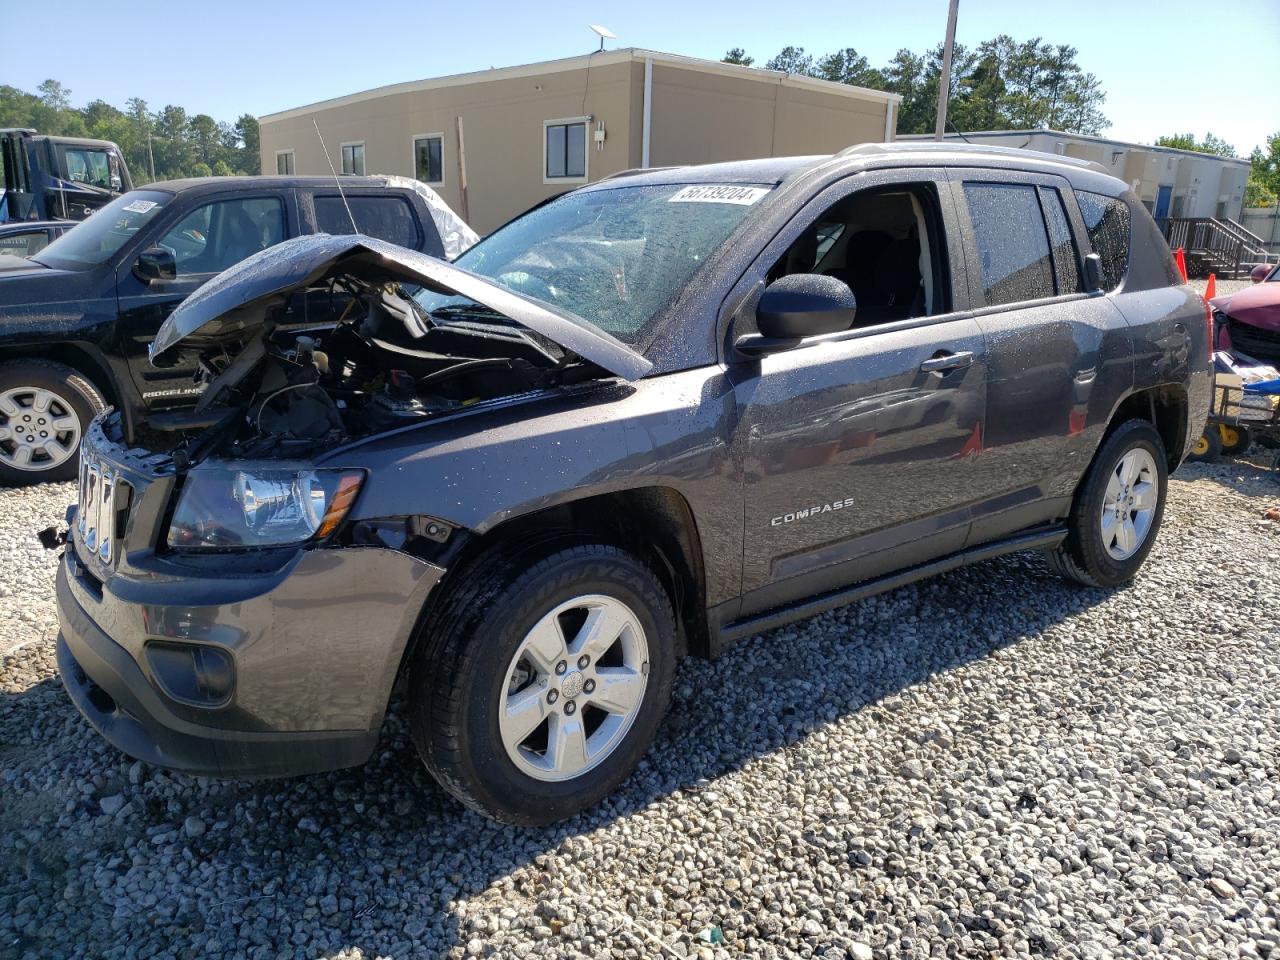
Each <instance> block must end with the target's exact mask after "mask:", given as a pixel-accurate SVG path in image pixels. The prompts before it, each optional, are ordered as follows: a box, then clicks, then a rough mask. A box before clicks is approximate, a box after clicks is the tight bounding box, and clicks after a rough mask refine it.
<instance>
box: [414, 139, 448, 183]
mask: <svg viewBox="0 0 1280 960" xmlns="http://www.w3.org/2000/svg"><path fill="white" fill-rule="evenodd" d="M413 175H414V176H415V177H417V178H418V179H419V180H421V181H423V182H424V183H440V182H441V181H442V180H444V140H443V138H441V137H419V138H418V139H417V140H415V141H413Z"/></svg>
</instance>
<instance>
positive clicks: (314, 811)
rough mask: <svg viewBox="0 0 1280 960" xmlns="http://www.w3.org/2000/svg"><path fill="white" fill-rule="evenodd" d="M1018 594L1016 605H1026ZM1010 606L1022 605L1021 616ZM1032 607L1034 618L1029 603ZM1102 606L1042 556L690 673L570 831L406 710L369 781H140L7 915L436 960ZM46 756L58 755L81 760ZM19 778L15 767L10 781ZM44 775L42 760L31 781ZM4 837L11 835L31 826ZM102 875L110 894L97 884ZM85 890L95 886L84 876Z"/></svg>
mask: <svg viewBox="0 0 1280 960" xmlns="http://www.w3.org/2000/svg"><path fill="white" fill-rule="evenodd" d="M1015 581H1016V582H1018V583H1020V584H1021V585H1022V589H1021V590H1018V591H1014V590H1013V589H1012V584H1013V583H1014V582H1015ZM1011 596H1021V597H1023V598H1024V599H1023V600H1022V601H1021V602H1022V604H1023V606H1020V607H1019V606H1017V605H1016V603H1014V602H1011V601H1010V600H1009V597H1011ZM1031 596H1033V597H1034V598H1035V599H1034V604H1033V605H1031V603H1032V602H1031V601H1028V600H1026V599H1025V598H1027V597H1031ZM1109 596H1110V593H1109V592H1107V591H1103V590H1088V589H1079V588H1076V587H1072V586H1068V585H1066V584H1064V583H1063V582H1062V581H1061V580H1058V579H1057V578H1055V577H1054V576H1053V575H1052V574H1051V573H1050V572H1049V571H1048V568H1047V567H1046V566H1045V565H1044V563H1043V562H1042V561H1041V560H1040V559H1039V558H1038V557H1035V556H1016V555H1015V556H1011V557H1005V558H1001V559H999V560H994V561H989V562H987V563H983V564H980V565H976V566H973V567H970V568H967V569H962V570H959V571H955V572H952V573H949V574H946V575H943V576H941V577H938V578H935V579H933V580H931V581H926V582H924V583H921V584H918V585H914V586H909V587H904V588H902V589H899V590H896V591H893V592H892V593H888V594H884V595H881V596H880V597H876V598H872V599H870V600H866V601H862V602H860V603H857V604H853V605H851V606H848V607H844V608H841V609H838V610H835V611H831V612H830V613H827V614H823V615H822V616H820V617H816V618H813V619H811V620H808V621H805V622H802V623H798V624H795V625H792V626H790V627H787V628H783V629H780V630H776V631H773V632H771V633H768V634H764V635H761V636H757V637H753V638H750V639H748V640H745V641H743V642H741V643H739V644H737V645H736V646H734V647H733V648H732V649H731V650H730V651H729V652H728V653H727V654H726V655H725V656H724V657H722V658H721V659H720V660H718V661H716V662H715V663H707V662H704V661H696V660H689V661H686V662H685V663H684V664H683V665H682V666H681V668H680V671H679V673H678V675H677V678H676V695H675V699H674V702H673V704H672V707H671V712H670V715H669V716H668V718H667V721H666V723H665V724H664V726H663V728H662V730H661V731H660V733H659V737H658V740H657V742H656V743H655V745H654V747H653V749H652V750H651V751H650V753H649V755H648V757H647V759H646V760H644V761H643V763H642V764H641V766H640V768H639V769H638V770H637V771H636V773H635V774H634V775H633V776H632V778H631V779H630V780H629V781H628V782H627V783H626V784H625V785H624V786H623V787H622V788H621V789H620V790H619V791H617V792H616V794H615V796H614V797H612V798H610V799H608V800H606V801H605V802H604V803H602V804H601V805H600V806H598V807H597V808H596V809H594V810H593V811H591V812H590V813H588V814H584V815H581V816H579V817H577V818H575V819H573V820H571V821H569V822H568V823H566V824H563V825H560V826H558V827H555V828H545V829H516V828H512V827H506V826H502V825H499V824H495V823H492V822H490V821H488V820H485V819H483V818H481V817H479V816H477V815H475V814H472V813H470V812H467V811H465V810H464V809H463V808H462V807H461V806H460V805H458V804H457V803H456V802H454V801H453V800H452V799H451V798H449V797H448V796H447V795H446V794H445V793H444V792H443V791H442V790H441V789H440V788H439V787H438V786H437V785H436V784H435V783H434V781H433V780H432V779H431V778H430V776H429V775H428V774H427V773H426V771H425V770H424V768H423V767H422V765H421V764H420V762H419V761H418V759H417V757H416V755H415V754H414V751H413V748H412V746H411V745H410V743H409V740H408V736H407V732H406V728H405V725H404V722H403V711H402V710H401V709H398V707H400V706H402V703H399V702H398V703H397V704H396V705H395V706H393V709H392V711H391V712H390V714H389V716H388V718H387V722H386V725H385V727H384V732H383V738H382V742H381V743H380V745H379V748H378V750H377V752H376V753H375V755H374V757H373V759H371V760H370V762H369V763H367V764H366V765H365V766H364V767H361V768H358V769H355V770H348V771H342V772H339V773H334V774H328V775H323V776H313V777H305V778H298V779H294V780H279V781H267V782H259V783H244V782H214V781H208V780H204V779H199V778H190V777H184V776H180V775H172V774H168V773H164V772H161V771H156V770H146V771H145V773H144V775H143V777H141V778H140V779H142V780H143V782H142V783H141V784H134V785H130V784H129V783H128V782H126V783H124V784H123V785H121V786H120V787H119V789H121V790H122V791H123V795H124V796H125V797H127V798H128V799H129V802H130V803H131V804H134V805H135V807H136V809H135V811H134V812H133V813H132V815H131V816H130V817H128V818H126V819H124V820H123V821H122V820H121V819H120V818H119V817H109V816H103V815H96V814H98V813H100V810H98V809H93V810H92V811H91V813H92V814H95V815H96V816H91V817H90V820H89V822H91V823H92V824H93V828H92V831H91V832H87V831H86V832H82V834H81V835H80V836H78V837H76V838H74V840H73V841H69V842H67V843H65V844H60V845H59V849H58V852H57V859H58V862H56V863H54V864H52V865H50V864H46V863H36V864H35V865H34V866H32V865H26V866H24V865H22V864H9V865H8V866H6V867H3V868H0V881H3V886H0V898H2V897H4V896H10V897H14V899H13V900H11V901H10V902H11V903H17V902H18V901H19V900H21V899H22V898H23V897H26V896H28V895H31V894H34V895H35V896H36V897H38V898H40V899H41V900H43V899H44V898H59V899H60V900H61V899H68V902H67V903H66V904H64V905H63V907H62V911H63V915H64V916H65V917H66V922H67V925H68V928H67V930H66V931H65V932H64V933H62V936H64V937H65V936H69V937H70V942H71V943H73V944H76V945H78V947H79V949H80V950H82V951H84V955H86V956H113V955H117V954H119V955H124V953H123V950H122V945H124V944H131V945H132V946H133V947H135V948H139V955H143V956H145V955H147V954H148V953H150V952H152V951H149V950H141V949H140V947H141V945H143V944H146V945H148V946H156V947H166V948H167V949H165V950H163V951H162V952H164V953H165V955H170V951H172V955H175V956H212V955H220V954H222V953H227V954H230V953H232V952H234V950H235V945H236V944H237V943H238V942H243V941H247V944H248V947H247V949H246V950H245V953H246V955H247V956H249V957H259V956H261V957H272V958H276V957H283V956H297V957H299V958H302V957H319V956H330V955H332V954H334V953H338V952H340V951H342V949H343V948H347V947H353V948H354V947H358V948H360V949H361V950H362V951H364V956H365V957H366V958H368V957H371V956H378V955H391V956H396V957H401V956H411V955H413V956H417V955H429V956H436V955H442V954H445V953H447V952H448V950H449V949H450V948H451V947H452V946H454V945H456V944H459V943H464V942H465V941H466V939H467V934H466V932H465V931H464V930H463V929H462V927H461V925H460V923H461V922H460V920H459V911H457V910H456V909H454V907H455V905H456V903H457V901H460V900H463V899H466V900H468V901H469V906H468V914H469V916H472V917H474V916H475V914H476V913H477V912H478V911H482V910H483V909H484V908H485V904H486V898H487V896H488V895H487V894H486V893H485V891H486V890H487V889H488V888H490V887H491V886H494V885H499V886H502V887H503V889H501V890H495V891H494V893H493V897H494V902H493V904H492V905H493V908H494V909H495V910H496V909H499V908H500V907H510V906H513V905H514V906H516V908H517V910H518V911H519V912H520V913H521V914H522V915H524V916H532V915H534V914H535V912H536V911H537V906H538V898H539V893H540V891H541V890H542V889H545V887H544V883H545V881H546V880H547V879H548V878H549V877H550V871H553V870H554V869H555V867H554V863H553V862H552V858H549V857H544V856H543V855H544V854H547V853H549V852H552V851H554V850H555V848H556V847H557V846H558V845H560V844H561V843H562V842H563V841H565V840H566V839H567V838H569V837H573V836H577V835H581V834H584V833H587V832H590V831H592V830H595V829H597V828H601V827H605V826H607V825H609V824H610V823H612V822H614V821H615V820H616V819H618V818H619V817H623V816H626V815H629V814H634V813H636V812H638V811H641V810H643V809H644V808H645V807H646V806H648V805H650V804H652V803H655V802H658V801H661V800H663V799H664V798H666V797H669V796H671V795H672V794H673V793H675V792H677V791H681V792H683V793H686V794H687V793H691V792H697V791H699V790H701V789H703V788H705V787H706V786H707V781H709V780H712V779H714V778H716V777H720V776H723V775H725V774H727V773H730V772H732V771H733V770H735V769H737V768H739V767H742V766H744V765H746V764H750V763H752V762H753V761H756V760H757V759H759V758H770V757H772V756H776V755H777V754H778V753H779V752H781V753H782V755H783V758H784V760H785V752H786V750H787V748H788V747H789V746H791V745H793V744H795V743H797V742H798V741H800V740H802V739H803V738H804V737H806V736H807V735H808V734H810V733H811V732H813V731H815V730H818V729H821V728H823V727H825V726H827V725H829V724H831V723H833V722H839V721H841V720H842V719H845V718H848V717H851V716H853V715H855V714H858V713H860V712H862V711H871V713H870V715H869V719H870V720H871V721H872V722H875V721H876V720H877V719H878V718H879V717H880V713H879V712H878V711H898V710H905V709H910V705H911V695H910V693H909V692H907V693H906V694H905V695H899V694H902V692H903V691H904V690H905V689H906V688H908V687H910V686H912V685H914V684H918V683H921V682H923V681H926V680H928V679H929V678H930V677H931V676H933V675H935V674H939V673H945V672H947V671H951V670H954V669H955V668H957V667H960V666H962V665H964V664H967V663H970V662H973V661H976V660H980V659H981V658H984V657H987V656H990V655H991V654H993V653H995V652H997V651H999V650H1000V649H1002V648H1004V647H1007V646H1009V645H1011V644H1014V643H1016V642H1017V641H1019V640H1020V639H1023V638H1024V637H1027V636H1030V635H1034V634H1036V633H1038V632H1040V631H1042V630H1043V629H1045V628H1047V627H1050V626H1052V625H1053V624H1055V623H1058V622H1060V621H1061V620H1062V619H1064V618H1066V617H1069V616H1071V615H1072V614H1075V613H1078V612H1079V611H1081V610H1084V609H1086V608H1088V607H1090V606H1092V605H1094V604H1097V603H1099V602H1102V601H1103V600H1105V599H1107V598H1108V597H1109ZM51 683H54V681H46V682H45V683H42V684H40V685H39V686H38V687H34V688H32V689H30V690H28V691H26V692H24V693H21V694H18V695H16V696H10V695H6V698H5V701H4V702H3V704H2V705H0V720H3V721H4V722H5V724H6V729H9V727H8V724H9V721H10V720H11V719H14V718H15V711H16V710H22V708H23V705H22V704H21V701H23V700H24V699H25V698H28V697H39V698H40V704H39V706H40V713H41V715H42V716H44V717H45V722H46V723H47V724H49V725H50V726H55V727H56V726H60V725H65V724H66V723H67V720H68V717H69V716H70V714H71V712H72V707H71V706H70V704H69V703H68V702H66V700H65V699H64V698H51V697H47V696H46V694H47V692H48V690H47V688H48V686H49V684H51ZM77 722H80V723H81V725H83V724H82V722H81V721H77ZM84 733H85V736H83V737H76V738H74V739H75V743H76V744H78V745H79V746H78V749H81V750H83V749H85V744H86V743H88V742H90V737H89V732H88V731H84ZM63 739H64V740H67V739H71V738H69V737H66V736H65V735H64V737H63ZM37 746H38V747H41V746H43V747H44V748H45V749H46V750H47V751H52V752H53V753H54V755H55V756H56V754H57V752H58V751H59V750H65V749H66V748H65V747H58V746H53V745H49V744H44V745H42V744H40V742H39V741H37ZM101 749H102V751H103V753H102V754H100V756H101V758H102V760H103V761H104V764H103V765H104V766H106V767H108V768H110V769H111V770H114V771H116V772H115V773H114V774H112V776H115V777H119V776H120V773H119V771H120V770H121V769H122V766H123V765H122V757H121V756H120V755H119V754H117V753H115V751H113V750H110V749H108V748H106V747H103V748H101ZM35 753H36V754H38V753H39V750H37V751H35ZM17 759H18V758H17V756H16V755H15V754H14V753H13V752H11V750H10V749H8V748H6V749H5V754H4V762H3V764H2V765H0V776H3V775H6V771H8V770H11V769H12V766H13V762H14V761H15V760H17ZM49 760H50V758H48V757H46V758H41V757H39V756H37V755H33V756H30V757H28V758H27V759H26V761H25V763H38V762H49ZM54 762H58V761H57V760H56V759H55V760H54ZM68 762H69V761H68ZM125 763H126V764H127V761H125ZM61 782H62V784H64V787H65V789H64V792H63V793H62V795H60V796H57V797H47V798H42V800H41V802H46V803H53V804H57V806H56V807H55V809H58V810H61V809H62V807H63V805H65V804H68V803H71V802H75V803H78V804H81V805H82V807H83V806H85V805H88V806H90V807H93V808H96V807H97V799H96V798H94V799H89V798H87V797H84V796H81V795H80V794H79V793H77V792H76V788H77V783H76V782H75V780H74V779H73V778H71V777H67V778H65V779H63V780H62V781H61ZM105 789H117V785H116V784H108V785H107V787H106V788H105ZM101 792H102V791H99V793H101ZM4 804H5V805H6V806H9V807H10V808H11V809H10V812H11V813H15V814H18V817H16V818H15V819H24V820H25V819H26V817H27V815H28V814H30V813H31V812H32V811H30V810H26V809H25V808H24V809H22V810H17V809H13V808H12V804H13V799H12V797H9V798H6V799H5V801H4ZM189 817H198V818H199V828H198V829H197V828H196V827H191V826H189V825H187V826H185V827H184V825H185V824H188V821H187V818H189ZM34 819H35V818H34V817H32V818H31V819H30V820H27V823H31V822H34ZM5 820H6V822H4V824H3V828H4V830H5V831H10V830H14V829H17V828H18V824H17V823H15V822H14V820H11V819H9V818H8V817H7V816H6V818H5ZM83 865H90V866H91V867H92V869H89V870H87V871H84V870H81V867H82V866H83ZM529 865H532V866H533V868H534V869H533V870H531V871H530V870H526V871H524V872H523V873H522V874H521V875H520V877H519V878H518V880H517V881H516V883H515V884H514V887H512V885H511V884H506V885H503V884H502V881H504V880H505V879H506V878H508V877H510V876H511V874H512V873H513V871H516V870H517V869H518V868H521V867H525V866H529ZM131 868H132V869H131ZM101 870H106V871H108V873H109V876H108V877H107V878H106V879H99V878H98V877H97V876H96V874H95V871H101ZM77 871H79V874H78V875H79V877H80V878H83V877H84V876H85V875H86V873H88V874H89V875H94V876H95V879H94V880H93V881H92V882H90V883H85V882H83V880H80V879H75V878H76V876H77ZM131 872H132V873H136V874H137V875H138V876H139V878H142V879H145V880H146V882H147V884H148V886H146V887H145V888H144V889H146V890H150V891H151V894H152V896H151V897H150V898H147V897H145V896H143V897H142V898H141V899H139V898H138V897H137V896H134V897H133V898H132V899H130V898H129V897H124V896H115V895H113V894H112V893H111V891H112V890H113V889H118V886H119V885H118V884H115V881H116V880H117V879H119V878H122V877H125V875H126V874H127V873H131ZM5 874H8V875H9V876H8V877H6V876H5ZM126 879H127V878H126ZM73 881H74V882H73ZM15 882H16V884H17V886H18V888H19V889H17V890H16V891H15V887H14V886H10V884H14V883H15ZM69 884H70V886H69ZM113 885H114V886H113ZM335 886H336V891H335ZM68 890H70V891H72V892H71V893H70V894H68ZM15 893H16V896H14V895H15ZM522 898H523V900H522ZM0 902H3V900H0ZM28 906H29V907H30V908H31V909H32V910H33V911H35V910H36V909H37V908H36V907H35V905H34V904H28ZM23 909H25V908H23ZM37 915H39V914H37ZM538 922H539V923H546V922H547V921H546V920H539V921H538ZM46 935H47V936H49V937H50V938H51V939H43V937H44V936H46ZM53 936H54V934H53V933H52V932H50V933H48V934H45V933H44V932H43V931H42V933H41V935H40V937H38V938H36V939H31V938H25V937H24V938H20V939H19V940H17V941H13V940H11V939H9V936H8V935H6V936H5V937H4V939H3V940H0V957H8V956H24V955H29V954H35V955H57V953H58V946H57V943H58V941H57V940H54V939H52V938H53ZM63 942H64V943H65V941H63ZM130 955H132V954H130Z"/></svg>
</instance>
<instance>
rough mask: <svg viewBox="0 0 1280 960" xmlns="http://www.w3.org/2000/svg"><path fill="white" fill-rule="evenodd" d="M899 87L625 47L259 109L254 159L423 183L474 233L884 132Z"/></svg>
mask: <svg viewBox="0 0 1280 960" xmlns="http://www.w3.org/2000/svg"><path fill="white" fill-rule="evenodd" d="M900 100H901V98H900V97H899V96H898V95H897V94H892V93H885V92H883V91H880V90H870V89H867V88H864V87H853V86H848V85H846V84H839V83H831V82H828V81H825V80H814V79H812V78H810V77H800V76H795V75H792V74H784V73H779V72H777V71H772V70H758V69H754V68H751V67H743V66H738V65H735V64H727V63H720V62H717V61H714V60H700V59H696V58H693V57H683V56H678V55H675V54H669V53H659V52H657V51H653V50H641V49H636V48H629V49H623V50H609V51H601V52H597V53H593V54H590V55H587V56H580V57H572V58H570V59H566V60H552V61H547V62H544V63H533V64H528V65H525V66H518V67H504V68H500V69H492V70H484V71H480V72H476V73H464V74H458V75H456V76H450V77H439V78H436V79H432V80H418V81H414V82H410V83H400V84H395V85H392V86H386V87H378V88H376V89H374V90H366V91H364V92H363V93H353V94H351V95H349V96H345V97H338V98H336V99H333V100H326V101H323V102H321V103H313V104H310V105H307V106H303V107H297V108H295V109H292V110H284V111H281V112H280V113H274V114H270V115H268V116H264V117H262V118H261V121H260V122H261V136H262V140H261V150H262V170H263V172H264V173H270V172H272V171H275V172H278V173H298V174H324V173H327V172H328V170H329V165H328V162H327V161H326V160H325V155H324V151H323V149H322V148H321V143H320V140H319V139H318V138H317V136H316V130H315V126H313V121H314V122H315V123H316V124H318V125H319V128H320V132H321V134H322V135H323V137H324V144H325V146H327V147H328V149H329V153H330V155H331V157H332V160H333V163H334V166H335V167H338V166H339V164H340V165H341V166H340V169H341V170H342V171H343V172H346V173H369V174H398V175H401V176H407V177H416V178H418V179H420V180H422V181H423V182H425V183H428V184H430V185H431V186H432V187H433V188H434V189H435V190H436V191H438V192H439V193H440V195H441V196H442V197H443V198H444V199H445V201H446V202H447V203H448V204H449V205H450V206H451V207H453V208H454V210H456V211H458V213H460V214H461V215H462V217H463V218H464V219H465V220H466V221H467V222H468V223H470V224H471V225H472V226H473V227H474V228H475V229H476V230H477V231H479V232H480V233H486V232H488V231H490V230H493V229H494V228H495V227H498V226H500V225H501V224H502V223H504V222H506V221H507V220H508V219H510V218H511V217H513V216H515V215H516V214H518V213H521V212H522V211H524V210H527V209H528V208H529V207H531V206H533V205H534V204H536V203H538V202H539V201H541V200H544V199H546V198H548V197H550V196H553V195H555V194H557V193H560V192H562V191H564V190H568V189H572V188H573V187H574V186H575V185H578V184H582V183H588V182H592V181H596V180H599V179H601V178H602V177H606V176H608V175H609V174H612V173H617V172H618V171H620V170H626V169H629V168H634V167H650V166H654V167H660V166H669V165H672V164H683V163H710V162H714V161H719V160H741V159H750V158H755V157H772V156H791V155H798V154H819V153H833V152H835V151H836V150H840V149H843V148H844V147H847V146H849V145H850V144H855V143H869V142H883V141H888V140H892V139H893V131H894V126H895V122H896V110H897V106H898V103H899V101H900Z"/></svg>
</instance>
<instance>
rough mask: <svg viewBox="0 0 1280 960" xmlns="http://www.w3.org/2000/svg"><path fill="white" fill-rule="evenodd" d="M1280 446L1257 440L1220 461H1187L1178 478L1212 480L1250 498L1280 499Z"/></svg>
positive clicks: (1174, 477) (1177, 472)
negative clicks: (1274, 446) (1272, 445)
mask: <svg viewBox="0 0 1280 960" xmlns="http://www.w3.org/2000/svg"><path fill="white" fill-rule="evenodd" d="M1278 458H1280V450H1272V449H1269V448H1267V447H1263V446H1261V445H1260V444H1256V443H1255V444H1254V445H1253V446H1252V447H1250V448H1249V450H1248V451H1247V452H1246V453H1243V454H1240V455H1238V456H1233V457H1223V458H1222V459H1221V460H1219V461H1217V462H1216V463H1190V462H1187V463H1183V464H1182V466H1180V467H1178V469H1177V470H1176V471H1175V472H1174V474H1173V479H1175V480H1208V481H1210V482H1211V483H1216V484H1218V485H1219V486H1222V487H1226V488H1228V489H1230V490H1231V491H1233V492H1234V493H1237V494H1240V495H1241V496H1245V497H1250V498H1255V497H1256V498H1264V499H1265V498H1270V499H1271V500H1280V469H1277V464H1278Z"/></svg>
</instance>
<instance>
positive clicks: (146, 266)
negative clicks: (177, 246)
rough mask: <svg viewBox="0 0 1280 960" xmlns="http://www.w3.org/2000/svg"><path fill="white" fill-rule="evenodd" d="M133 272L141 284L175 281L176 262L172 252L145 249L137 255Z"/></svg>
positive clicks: (159, 248) (161, 248)
mask: <svg viewBox="0 0 1280 960" xmlns="http://www.w3.org/2000/svg"><path fill="white" fill-rule="evenodd" d="M133 272H134V275H135V276H137V278H138V279H139V280H141V281H142V282H143V283H154V282H155V281H157V280H176V279H177V278H178V261H177V260H175V259H174V257H173V251H172V250H166V249H165V248H164V247H147V249H145V250H143V251H142V252H141V253H140V254H138V262H137V263H135V264H134V265H133Z"/></svg>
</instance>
